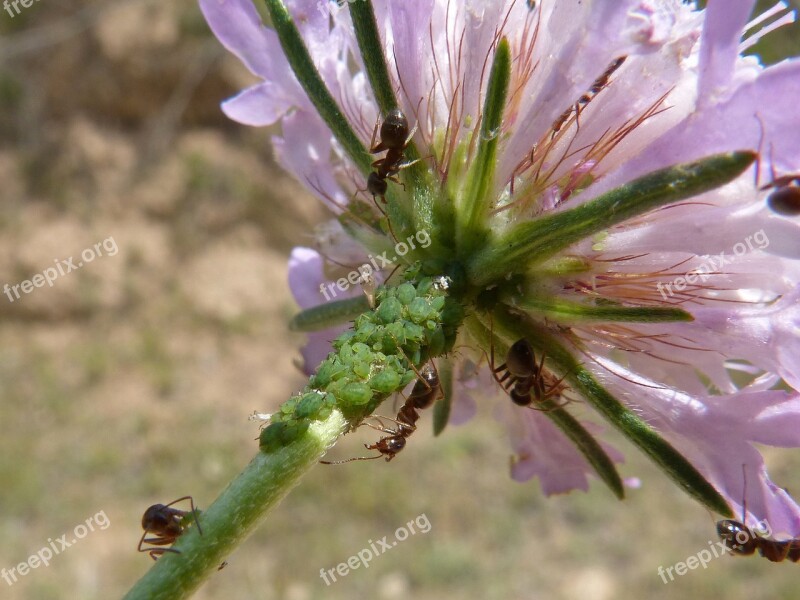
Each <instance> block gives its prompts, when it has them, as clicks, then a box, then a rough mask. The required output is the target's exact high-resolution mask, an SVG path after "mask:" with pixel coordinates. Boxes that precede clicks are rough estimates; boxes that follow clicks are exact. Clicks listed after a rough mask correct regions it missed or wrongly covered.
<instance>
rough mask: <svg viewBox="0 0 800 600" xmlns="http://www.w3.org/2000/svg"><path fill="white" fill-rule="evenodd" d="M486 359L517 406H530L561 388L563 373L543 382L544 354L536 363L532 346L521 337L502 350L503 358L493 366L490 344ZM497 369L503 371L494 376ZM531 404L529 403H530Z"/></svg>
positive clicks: (556, 394) (542, 400)
mask: <svg viewBox="0 0 800 600" xmlns="http://www.w3.org/2000/svg"><path fill="white" fill-rule="evenodd" d="M490 363H491V364H490V366H491V369H492V373H493V374H494V378H495V380H496V381H497V383H498V384H500V387H502V388H503V389H504V390H505V391H506V393H507V394H508V395H509V396H510V397H511V401H512V402H513V403H514V404H516V405H518V406H531V405H532V404H533V403H534V402H536V403H539V404H541V403H542V402H544V401H545V400H548V399H549V398H551V397H553V396H556V397H557V396H559V395H560V394H561V392H562V391H563V389H564V386H562V385H561V382H562V381H563V380H564V377H562V378H561V379H559V380H558V381H556V382H554V383H552V384H550V385H548V384H547V382H546V381H545V370H544V354H542V358H541V360H540V361H539V364H536V355H535V354H534V352H533V347H532V346H531V344H530V342H529V341H528V340H526V339H525V338H521V339H519V340H517V341H516V342H514V343H513V344H512V345H511V348H509V349H508V354H506V362H504V363H503V364H502V365H500V366H499V367H497V368H495V366H494V347H493V348H492V356H491V359H490ZM498 373H503V375H502V376H501V377H498ZM565 377H566V376H565ZM531 408H533V407H532V406H531Z"/></svg>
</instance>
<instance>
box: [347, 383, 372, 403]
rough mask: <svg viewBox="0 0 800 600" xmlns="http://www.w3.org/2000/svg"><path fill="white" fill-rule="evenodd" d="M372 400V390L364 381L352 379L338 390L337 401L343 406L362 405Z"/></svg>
mask: <svg viewBox="0 0 800 600" xmlns="http://www.w3.org/2000/svg"><path fill="white" fill-rule="evenodd" d="M370 400H372V390H371V389H370V387H369V386H368V385H367V384H366V383H361V382H359V381H353V382H351V383H348V384H347V385H345V386H344V387H342V389H341V390H340V392H339V401H340V402H342V403H343V404H344V405H345V406H363V405H364V404H367V403H368V402H369V401H370Z"/></svg>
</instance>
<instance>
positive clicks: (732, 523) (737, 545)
mask: <svg viewBox="0 0 800 600" xmlns="http://www.w3.org/2000/svg"><path fill="white" fill-rule="evenodd" d="M742 475H743V476H745V486H746V484H747V479H746V475H745V469H744V465H742ZM746 519H747V504H746V502H745V500H743V501H742V520H741V521H736V520H734V519H723V520H721V521H717V535H718V536H719V539H720V540H722V542H723V543H724V544H725V547H726V548H727V549H728V550H730V551H731V553H733V554H738V555H740V556H751V555H753V554H755V552H756V550H758V553H759V554H760V555H761V556H763V557H764V558H766V559H767V560H769V561H771V562H783V561H784V560H786V559H789V560H790V561H792V562H798V561H800V539H799V538H792V539H790V540H771V539H768V538H765V537H761V536H760V535H758V533H757V532H754V531H753V530H752V529H750V528H749V527H747V525H745V524H744V523H745V521H746Z"/></svg>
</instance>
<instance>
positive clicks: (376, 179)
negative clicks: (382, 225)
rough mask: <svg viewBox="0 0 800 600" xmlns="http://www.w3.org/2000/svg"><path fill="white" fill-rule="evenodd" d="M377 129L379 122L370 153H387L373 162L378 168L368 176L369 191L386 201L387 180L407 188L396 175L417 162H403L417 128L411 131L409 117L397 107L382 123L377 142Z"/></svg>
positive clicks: (373, 135)
mask: <svg viewBox="0 0 800 600" xmlns="http://www.w3.org/2000/svg"><path fill="white" fill-rule="evenodd" d="M377 130H378V124H377V123H375V129H374V130H373V132H372V140H371V141H370V146H371V147H370V149H369V151H370V154H377V153H378V152H383V151H384V150H385V151H386V155H385V156H384V157H383V158H379V159H378V160H376V161H375V162H373V163H372V166H373V167H375V168H376V170H375V171H373V172H372V173H370V174H369V177H368V178H367V191H368V192H369V193H370V194H372V196H373V198H374V197H380V198H381V201H383V202H384V203H385V202H386V199H385V195H386V190H387V189H388V188H389V184H388V183H387V182H386V180H387V179H388V180H390V181H394V182H395V183H399V184H400V185H402V186H403V189H405V185H403V183H402V182H401V181H400V180H399V179H397V177H396V176H397V174H398V173H399V172H400V170H401V169H405V168H406V167H410V166H411V165H413V164H415V163H416V162H417V161H416V160H415V161H412V162H409V163H403V158H404V152H405V149H406V148H408V145H409V143H411V138H412V137H414V133H415V132H416V131H417V128H416V127H414V129H413V130H412V131H411V132H410V133H409V130H408V119H406V116H405V115H404V114H403V111H401V110H400V109H399V108H395V109H392V110H390V111H389V114H388V115H386V119H385V120H384V121H383V124H381V133H380V138H381V139H380V141H379V142H378V143H377V144H376V143H375V134H376V133H377ZM379 208H380V207H379ZM381 212H383V211H381Z"/></svg>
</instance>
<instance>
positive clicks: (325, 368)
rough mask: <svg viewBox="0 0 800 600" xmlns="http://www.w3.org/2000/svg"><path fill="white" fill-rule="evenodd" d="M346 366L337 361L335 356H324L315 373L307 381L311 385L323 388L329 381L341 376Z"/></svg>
mask: <svg viewBox="0 0 800 600" xmlns="http://www.w3.org/2000/svg"><path fill="white" fill-rule="evenodd" d="M346 371H347V368H346V367H345V366H344V365H343V364H341V362H339V360H338V358H337V357H336V356H333V357H328V358H326V359H325V360H324V361H323V362H322V364H321V365H320V366H319V368H318V369H317V372H316V374H314V376H313V377H312V378H311V380H310V381H309V385H310V386H311V387H314V388H317V389H324V388H326V387H328V385H329V384H330V383H331V381H335V380H337V379H339V378H340V377H342V376H343V375H344V373H345V372H346Z"/></svg>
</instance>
